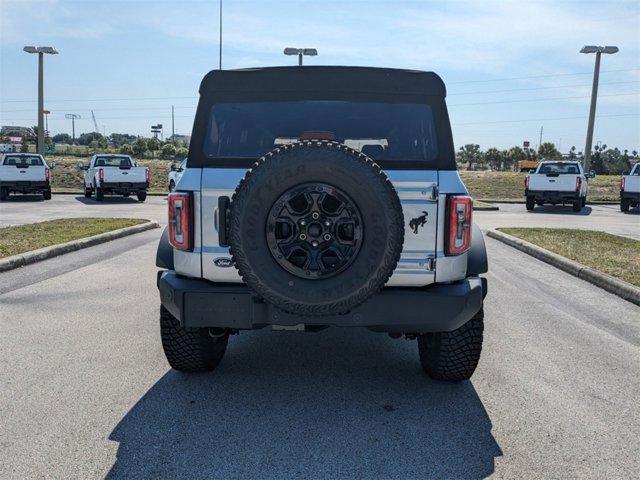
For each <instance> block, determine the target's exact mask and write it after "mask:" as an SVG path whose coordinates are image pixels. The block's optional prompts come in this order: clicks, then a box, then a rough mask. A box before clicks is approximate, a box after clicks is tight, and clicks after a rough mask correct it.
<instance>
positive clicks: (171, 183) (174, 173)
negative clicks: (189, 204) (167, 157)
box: [167, 158, 187, 192]
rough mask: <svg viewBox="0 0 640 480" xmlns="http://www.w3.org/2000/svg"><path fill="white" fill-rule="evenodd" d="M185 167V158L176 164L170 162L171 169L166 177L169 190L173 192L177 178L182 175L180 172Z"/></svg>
mask: <svg viewBox="0 0 640 480" xmlns="http://www.w3.org/2000/svg"><path fill="white" fill-rule="evenodd" d="M186 167H187V159H186V158H185V159H184V160H182V161H181V162H180V163H179V164H178V165H176V164H175V163H172V164H171V170H169V178H168V182H167V185H168V188H169V191H170V192H173V191H174V190H175V188H176V185H177V184H178V180H180V177H182V172H184V169H185V168H186Z"/></svg>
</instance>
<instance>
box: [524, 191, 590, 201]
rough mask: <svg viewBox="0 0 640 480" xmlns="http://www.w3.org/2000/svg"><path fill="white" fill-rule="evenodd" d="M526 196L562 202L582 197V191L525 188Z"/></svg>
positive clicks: (538, 199) (539, 199) (537, 199)
mask: <svg viewBox="0 0 640 480" xmlns="http://www.w3.org/2000/svg"><path fill="white" fill-rule="evenodd" d="M524 196H525V197H533V198H535V200H536V202H545V203H561V202H563V201H564V202H573V201H574V200H577V199H578V198H580V192H575V191H573V192H556V191H553V190H525V192H524Z"/></svg>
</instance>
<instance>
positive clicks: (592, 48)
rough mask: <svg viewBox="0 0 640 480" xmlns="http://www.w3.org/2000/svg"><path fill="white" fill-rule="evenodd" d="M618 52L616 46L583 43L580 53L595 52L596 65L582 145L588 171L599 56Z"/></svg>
mask: <svg viewBox="0 0 640 480" xmlns="http://www.w3.org/2000/svg"><path fill="white" fill-rule="evenodd" d="M617 52H618V47H612V46H607V47H598V46H595V45H585V46H584V47H582V49H581V50H580V53H595V54H596V65H595V67H594V69H593V87H592V88H591V108H590V109H589V125H588V126H587V142H586V144H585V147H584V169H585V170H586V171H587V172H588V171H589V163H590V162H591V143H592V142H593V124H594V122H595V119H596V99H597V98H598V79H599V78H600V56H601V55H602V54H603V53H607V54H613V53H617Z"/></svg>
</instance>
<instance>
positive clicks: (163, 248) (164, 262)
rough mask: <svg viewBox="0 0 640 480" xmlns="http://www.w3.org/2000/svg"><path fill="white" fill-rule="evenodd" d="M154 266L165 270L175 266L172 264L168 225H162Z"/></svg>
mask: <svg viewBox="0 0 640 480" xmlns="http://www.w3.org/2000/svg"><path fill="white" fill-rule="evenodd" d="M156 266H157V267H160V268H165V269H167V270H173V269H174V268H175V267H174V266H173V247H172V246H171V244H170V243H169V227H164V230H163V231H162V236H161V237H160V242H159V243H158V250H157V251H156Z"/></svg>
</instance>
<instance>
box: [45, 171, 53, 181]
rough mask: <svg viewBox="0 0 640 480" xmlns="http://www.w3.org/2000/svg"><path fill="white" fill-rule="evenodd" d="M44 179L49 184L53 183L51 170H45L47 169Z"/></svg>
mask: <svg viewBox="0 0 640 480" xmlns="http://www.w3.org/2000/svg"><path fill="white" fill-rule="evenodd" d="M44 179H45V180H46V181H47V182H50V181H51V170H50V169H48V168H45V169H44Z"/></svg>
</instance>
